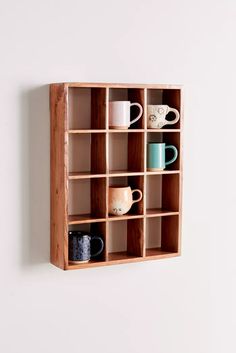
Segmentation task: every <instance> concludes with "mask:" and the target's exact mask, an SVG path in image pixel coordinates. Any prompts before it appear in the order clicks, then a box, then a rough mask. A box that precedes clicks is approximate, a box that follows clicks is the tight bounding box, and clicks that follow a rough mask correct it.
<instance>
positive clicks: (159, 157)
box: [147, 142, 178, 172]
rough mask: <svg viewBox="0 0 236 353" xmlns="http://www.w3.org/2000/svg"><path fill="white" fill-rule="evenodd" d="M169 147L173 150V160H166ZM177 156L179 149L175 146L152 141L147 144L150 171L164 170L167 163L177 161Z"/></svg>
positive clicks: (148, 168)
mask: <svg viewBox="0 0 236 353" xmlns="http://www.w3.org/2000/svg"><path fill="white" fill-rule="evenodd" d="M167 149H171V150H173V152H174V156H173V158H172V159H171V160H169V161H167V162H166V150H167ZM177 157H178V150H177V148H176V147H175V146H172V145H168V146H166V144H165V143H156V142H150V143H148V145H147V170H148V171H150V172H155V171H158V170H163V169H165V167H166V166H167V165H169V164H171V163H173V162H175V161H176V159H177Z"/></svg>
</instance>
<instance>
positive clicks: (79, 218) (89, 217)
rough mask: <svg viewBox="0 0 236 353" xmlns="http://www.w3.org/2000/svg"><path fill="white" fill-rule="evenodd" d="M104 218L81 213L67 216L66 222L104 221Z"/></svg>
mask: <svg viewBox="0 0 236 353" xmlns="http://www.w3.org/2000/svg"><path fill="white" fill-rule="evenodd" d="M105 221H106V218H96V217H93V216H92V215H91V214H83V215H70V216H68V224H83V223H95V222H105Z"/></svg>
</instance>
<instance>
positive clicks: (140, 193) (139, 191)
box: [131, 189, 143, 204]
mask: <svg viewBox="0 0 236 353" xmlns="http://www.w3.org/2000/svg"><path fill="white" fill-rule="evenodd" d="M131 192H132V196H133V193H134V192H138V193H139V198H138V199H137V200H133V202H132V204H133V203H135V202H139V201H141V200H142V197H143V193H142V191H141V190H139V189H134V190H132V191H131Z"/></svg>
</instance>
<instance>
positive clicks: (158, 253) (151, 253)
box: [146, 248, 179, 257]
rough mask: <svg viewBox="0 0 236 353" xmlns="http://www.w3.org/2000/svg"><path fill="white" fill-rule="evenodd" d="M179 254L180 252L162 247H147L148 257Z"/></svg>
mask: <svg viewBox="0 0 236 353" xmlns="http://www.w3.org/2000/svg"><path fill="white" fill-rule="evenodd" d="M178 255H179V253H178V252H170V251H164V250H162V249H161V248H153V249H146V257H153V256H156V257H172V256H178Z"/></svg>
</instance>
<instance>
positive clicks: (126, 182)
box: [108, 175, 144, 219]
mask: <svg viewBox="0 0 236 353" xmlns="http://www.w3.org/2000/svg"><path fill="white" fill-rule="evenodd" d="M127 186H130V188H131V191H132V190H135V189H136V190H137V189H138V190H140V191H141V193H142V199H141V200H140V201H138V202H134V203H133V204H132V206H131V208H130V210H129V211H128V212H127V213H125V214H124V215H122V217H123V216H127V217H128V216H134V215H143V188H144V178H143V176H140V175H135V176H128V177H127V176H123V177H113V178H109V187H111V188H112V187H115V188H119V187H120V188H123V187H127ZM108 193H109V190H108ZM139 197H140V193H138V192H134V193H133V194H132V198H133V201H135V200H137V199H138V198H139ZM122 206H123V197H122V191H121V193H119V200H117V203H116V204H115V207H121V210H122ZM118 213H119V212H118ZM109 217H110V218H117V219H119V217H120V216H119V215H114V214H109Z"/></svg>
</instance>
